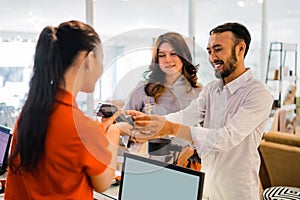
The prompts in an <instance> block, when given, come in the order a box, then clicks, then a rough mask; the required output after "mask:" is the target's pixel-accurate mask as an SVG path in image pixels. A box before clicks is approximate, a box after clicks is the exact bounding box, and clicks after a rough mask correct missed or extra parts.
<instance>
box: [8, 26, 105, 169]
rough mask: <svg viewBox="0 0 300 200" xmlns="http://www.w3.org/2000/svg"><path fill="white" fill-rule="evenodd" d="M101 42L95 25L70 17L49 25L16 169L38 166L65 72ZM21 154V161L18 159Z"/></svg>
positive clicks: (19, 133) (21, 123)
mask: <svg viewBox="0 0 300 200" xmlns="http://www.w3.org/2000/svg"><path fill="white" fill-rule="evenodd" d="M98 43H100V38H99V36H98V35H97V33H96V32H95V31H94V29H93V28H92V27H90V26H88V25H86V24H84V23H82V22H78V21H69V22H65V23H62V24H60V25H59V26H58V27H57V28H55V27H51V26H48V27H45V28H44V29H43V31H42V32H41V34H40V36H39V39H38V42H37V46H36V51H35V58H34V66H33V76H32V78H31V80H30V89H29V93H28V97H27V99H26V101H25V104H24V106H23V108H22V111H21V114H20V117H19V119H18V121H17V126H16V129H17V130H16V136H15V139H14V142H13V145H14V148H13V151H12V153H11V156H10V158H9V167H10V169H11V170H12V171H13V172H16V171H18V170H25V171H31V170H33V169H35V168H36V166H37V163H38V161H39V158H40V156H41V155H42V154H43V152H44V141H45V137H46V133H47V129H48V121H49V116H50V114H51V113H52V112H53V111H54V109H55V107H54V102H55V98H56V93H57V89H58V86H60V87H64V86H65V80H64V73H65V72H66V70H67V69H68V68H69V67H70V66H71V65H72V63H73V61H74V60H75V59H76V57H77V56H78V53H79V52H80V51H88V52H89V51H91V50H93V49H94V48H95V47H96V45H97V44H98ZM18 156H19V158H20V161H16V158H17V157H18Z"/></svg>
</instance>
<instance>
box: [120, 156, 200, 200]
mask: <svg viewBox="0 0 300 200" xmlns="http://www.w3.org/2000/svg"><path fill="white" fill-rule="evenodd" d="M203 181H204V173H202V172H198V171H194V170H190V169H186V168H183V167H178V166H174V165H169V164H167V163H162V162H159V161H155V160H151V159H148V158H143V157H139V156H135V155H131V154H124V163H123V169H122V175H121V184H120V189H119V198H118V199H119V200H127V199H130V200H140V199H143V200H153V199H155V200H160V199H162V200H165V199H172V200H182V199H185V200H198V199H201V198H202V190H203Z"/></svg>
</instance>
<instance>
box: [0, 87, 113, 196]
mask: <svg viewBox="0 0 300 200" xmlns="http://www.w3.org/2000/svg"><path fill="white" fill-rule="evenodd" d="M54 106H55V110H54V112H53V113H52V114H51V116H50V119H49V126H48V130H47V134H46V139H45V150H44V153H43V154H42V156H41V157H40V160H39V162H38V166H37V169H36V170H34V171H33V172H25V171H22V173H17V174H13V173H11V171H9V172H8V175H7V185H6V191H5V196H4V197H5V199H6V200H10V199H13V200H18V199H22V200H27V199H39V200H41V199H51V200H53V199H93V187H92V185H91V182H90V180H89V176H95V175H98V174H100V173H101V172H103V171H104V170H105V169H106V168H107V167H109V163H110V161H111V157H112V155H111V152H110V151H108V144H109V142H108V140H107V139H106V137H105V134H106V133H105V130H104V129H103V126H102V124H101V123H100V122H98V121H94V120H92V119H90V118H88V117H86V116H85V115H84V113H82V112H81V111H80V110H79V109H78V106H77V104H76V103H75V98H74V97H73V96H72V94H71V93H68V92H66V91H64V90H60V89H59V91H58V94H57V97H56V103H55V105H54ZM36 123H39V122H36ZM15 130H16V129H15ZM14 134H15V131H14ZM14 143H15V140H13V144H12V148H14ZM17 162H19V160H18V161H17Z"/></svg>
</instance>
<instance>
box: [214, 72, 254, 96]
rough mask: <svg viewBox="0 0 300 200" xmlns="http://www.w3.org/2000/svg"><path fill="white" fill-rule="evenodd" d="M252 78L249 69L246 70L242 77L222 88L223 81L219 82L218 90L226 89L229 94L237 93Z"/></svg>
mask: <svg viewBox="0 0 300 200" xmlns="http://www.w3.org/2000/svg"><path fill="white" fill-rule="evenodd" d="M252 77H253V74H252V71H251V69H250V68H247V71H245V72H244V73H243V74H242V75H240V76H239V77H237V78H236V79H234V80H233V81H231V82H230V83H228V84H226V85H225V86H224V83H223V80H220V85H219V90H222V89H223V88H226V89H227V90H228V91H229V92H230V93H231V94H233V93H234V92H235V91H237V90H238V89H239V88H241V87H243V86H244V85H245V83H246V82H247V81H248V80H249V79H251V78H252Z"/></svg>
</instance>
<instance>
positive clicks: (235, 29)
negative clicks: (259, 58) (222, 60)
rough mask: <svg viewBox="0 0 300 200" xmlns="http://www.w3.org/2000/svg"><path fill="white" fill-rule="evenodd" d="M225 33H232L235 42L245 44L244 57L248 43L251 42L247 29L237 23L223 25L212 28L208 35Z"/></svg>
mask: <svg viewBox="0 0 300 200" xmlns="http://www.w3.org/2000/svg"><path fill="white" fill-rule="evenodd" d="M226 31H230V32H232V33H233V35H234V37H235V38H236V39H237V40H243V41H244V42H245V43H246V49H245V55H244V57H246V55H247V52H248V49H249V46H250V42H251V35H250V33H249V31H248V29H247V28H246V27H245V26H244V25H242V24H239V23H225V24H222V25H220V26H217V27H215V28H213V29H212V30H211V31H210V32H209V35H212V34H215V33H223V32H226Z"/></svg>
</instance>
